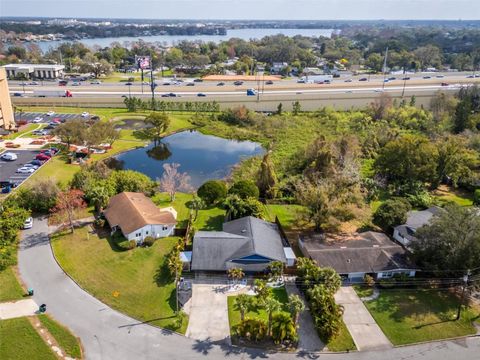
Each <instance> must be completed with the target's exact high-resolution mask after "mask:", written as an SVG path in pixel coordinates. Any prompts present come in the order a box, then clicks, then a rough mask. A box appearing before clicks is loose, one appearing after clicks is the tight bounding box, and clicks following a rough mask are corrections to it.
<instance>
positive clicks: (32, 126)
mask: <svg viewBox="0 0 480 360" xmlns="http://www.w3.org/2000/svg"><path fill="white" fill-rule="evenodd" d="M43 126H44V125H42V124H28V125H26V126H25V127H24V128H23V129H22V130H21V131H18V132H16V133H11V134H10V135H8V136H5V137H4V139H5V140H13V139H16V138H18V137H20V136H22V135H25V134H27V133H29V132H32V131H35V130H37V129H40V128H42V127H43Z"/></svg>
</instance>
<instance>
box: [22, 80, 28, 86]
mask: <svg viewBox="0 0 480 360" xmlns="http://www.w3.org/2000/svg"><path fill="white" fill-rule="evenodd" d="M20 85H22V86H27V85H28V83H27V82H25V81H24V82H21V83H20Z"/></svg>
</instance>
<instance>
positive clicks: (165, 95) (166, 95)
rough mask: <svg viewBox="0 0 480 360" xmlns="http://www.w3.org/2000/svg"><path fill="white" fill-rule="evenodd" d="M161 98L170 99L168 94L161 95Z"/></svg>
mask: <svg viewBox="0 0 480 360" xmlns="http://www.w3.org/2000/svg"><path fill="white" fill-rule="evenodd" d="M161 97H170V94H162V95H161Z"/></svg>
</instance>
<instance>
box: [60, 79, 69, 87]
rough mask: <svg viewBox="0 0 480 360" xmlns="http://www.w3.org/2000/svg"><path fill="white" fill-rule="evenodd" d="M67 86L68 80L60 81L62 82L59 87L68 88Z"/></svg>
mask: <svg viewBox="0 0 480 360" xmlns="http://www.w3.org/2000/svg"><path fill="white" fill-rule="evenodd" d="M67 84H68V81H67V80H60V81H59V82H58V86H67Z"/></svg>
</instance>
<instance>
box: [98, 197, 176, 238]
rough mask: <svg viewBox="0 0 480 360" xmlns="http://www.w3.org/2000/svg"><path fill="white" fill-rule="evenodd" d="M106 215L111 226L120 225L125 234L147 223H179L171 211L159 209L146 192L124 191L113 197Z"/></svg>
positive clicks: (105, 212)
mask: <svg viewBox="0 0 480 360" xmlns="http://www.w3.org/2000/svg"><path fill="white" fill-rule="evenodd" d="M104 215H105V217H106V218H107V221H108V223H109V224H110V226H112V227H113V226H119V227H120V229H122V232H123V233H124V234H130V233H131V232H133V231H135V230H138V229H140V228H142V227H144V226H145V225H172V224H176V223H177V221H176V220H175V216H174V214H173V213H172V212H171V211H168V210H162V209H159V208H158V207H157V206H156V205H155V204H154V203H153V202H152V200H150V199H149V198H147V197H146V196H145V195H144V194H142V193H134V192H122V193H120V194H118V195H115V196H114V197H112V198H111V199H110V203H109V204H108V207H107V209H106V210H105V211H104Z"/></svg>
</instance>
